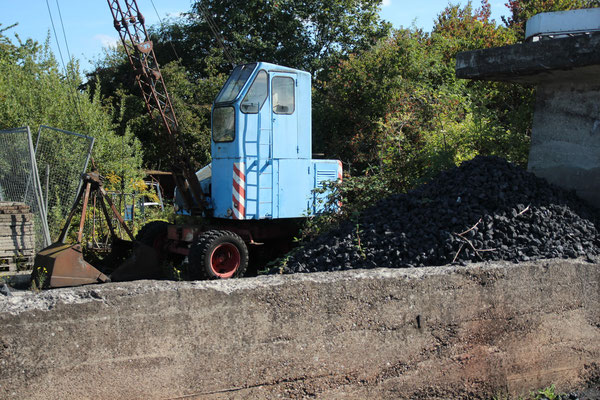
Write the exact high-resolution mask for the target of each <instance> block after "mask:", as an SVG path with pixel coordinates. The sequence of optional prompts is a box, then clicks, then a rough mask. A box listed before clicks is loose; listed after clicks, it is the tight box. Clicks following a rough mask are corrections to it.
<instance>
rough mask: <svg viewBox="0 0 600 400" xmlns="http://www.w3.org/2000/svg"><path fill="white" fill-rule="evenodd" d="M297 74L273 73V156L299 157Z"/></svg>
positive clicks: (279, 157)
mask: <svg viewBox="0 0 600 400" xmlns="http://www.w3.org/2000/svg"><path fill="white" fill-rule="evenodd" d="M296 82H297V79H296V74H292V73H284V72H277V73H272V74H271V120H272V135H273V140H272V143H273V158H276V159H282V158H298V112H297V110H296V109H297V107H296V98H297V94H296V89H297V86H296Z"/></svg>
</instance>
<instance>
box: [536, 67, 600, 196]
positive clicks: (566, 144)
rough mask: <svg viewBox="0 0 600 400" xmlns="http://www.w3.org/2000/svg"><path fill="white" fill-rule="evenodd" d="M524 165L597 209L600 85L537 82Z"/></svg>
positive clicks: (599, 157)
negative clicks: (528, 149)
mask: <svg viewBox="0 0 600 400" xmlns="http://www.w3.org/2000/svg"><path fill="white" fill-rule="evenodd" d="M598 76H600V73H599V75H598ZM527 168H528V169H529V170H530V171H532V172H533V173H535V174H536V175H538V176H541V177H543V178H546V179H547V180H548V181H549V182H552V183H555V184H557V185H559V186H561V187H564V188H567V189H574V190H575V191H576V192H577V194H578V195H579V197H581V198H582V199H585V200H587V201H588V202H589V203H590V204H592V205H593V206H595V207H597V208H600V84H597V85H592V84H591V83H577V82H574V81H570V82H556V83H554V84H551V83H544V84H540V85H538V87H537V91H536V105H535V111H534V115H533V128H532V133H531V147H530V152H529V163H528V166H527Z"/></svg>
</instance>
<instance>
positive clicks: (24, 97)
mask: <svg viewBox="0 0 600 400" xmlns="http://www.w3.org/2000/svg"><path fill="white" fill-rule="evenodd" d="M9 28H10V27H9ZM7 29H8V28H7ZM7 29H2V30H0V70H1V71H2V74H0V99H1V101H2V105H3V106H2V107H0V129H8V128H14V127H18V126H25V125H28V126H30V127H31V128H32V129H33V130H37V128H38V127H39V126H40V125H48V126H53V127H57V128H60V129H64V130H69V131H72V132H77V133H82V134H85V135H88V136H93V137H94V138H95V139H96V143H95V146H94V150H93V156H94V158H95V160H96V163H97V164H98V167H99V169H100V171H101V172H102V173H103V174H111V173H113V174H114V173H116V174H118V175H124V176H125V177H126V179H128V180H130V179H133V178H136V177H138V176H139V175H140V173H141V171H140V167H141V154H142V152H141V147H140V142H139V141H138V140H137V139H136V138H135V137H134V136H133V134H132V133H131V132H130V131H128V130H125V131H123V132H121V133H120V134H116V133H115V132H114V130H113V123H112V115H111V112H112V110H111V109H110V108H109V109H106V108H105V107H103V105H102V101H101V98H100V91H99V90H97V91H96V93H95V95H91V93H89V92H83V91H81V90H80V89H79V87H80V85H81V83H82V81H81V76H80V74H79V71H78V70H79V66H78V64H77V62H76V61H75V60H72V61H71V62H70V63H69V65H68V66H67V72H66V73H63V72H61V69H60V68H59V66H58V63H57V62H56V59H55V58H54V56H53V54H52V53H51V51H50V49H49V45H48V41H47V42H46V43H45V44H44V45H40V44H39V43H37V42H35V41H33V40H31V39H27V40H26V41H24V42H23V41H22V40H21V39H19V37H18V36H17V37H16V39H17V43H13V42H12V40H11V39H10V38H9V37H7V36H6V35H5V32H6V30H7ZM56 156H57V157H58V158H59V157H60V154H56ZM64 156H65V157H66V158H67V159H68V157H67V155H64Z"/></svg>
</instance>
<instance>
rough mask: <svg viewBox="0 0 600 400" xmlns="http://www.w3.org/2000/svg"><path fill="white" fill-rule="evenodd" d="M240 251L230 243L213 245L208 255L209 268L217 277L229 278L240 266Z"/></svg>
mask: <svg viewBox="0 0 600 400" xmlns="http://www.w3.org/2000/svg"><path fill="white" fill-rule="evenodd" d="M240 260H241V257H240V251H239V250H238V248H237V247H236V246H235V245H233V244H231V243H223V244H220V245H218V246H217V247H215V249H214V250H213V252H212V253H211V255H210V269H212V271H213V273H214V274H215V275H216V276H218V277H219V278H231V277H232V276H233V274H234V273H235V271H237V269H238V268H239V266H240Z"/></svg>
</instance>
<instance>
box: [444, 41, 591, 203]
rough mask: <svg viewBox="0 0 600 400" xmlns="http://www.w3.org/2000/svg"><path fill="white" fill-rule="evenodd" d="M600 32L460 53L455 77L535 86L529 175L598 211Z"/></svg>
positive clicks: (457, 58)
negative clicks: (571, 193) (570, 191)
mask: <svg viewBox="0 0 600 400" xmlns="http://www.w3.org/2000/svg"><path fill="white" fill-rule="evenodd" d="M599 49H600V32H594V33H585V34H578V35H574V36H570V37H564V38H554V39H546V40H540V41H536V42H529V43H521V44H516V45H512V46H505V47H498V48H492V49H484V50H475V51H468V52H463V53H459V54H458V55H457V57H456V76H457V77H459V78H465V79H477V80H488V81H506V82H517V83H523V84H533V85H535V86H536V89H537V90H536V103H535V111H534V116H533V128H532V134H531V149H530V153H529V163H528V169H529V170H530V171H532V172H533V173H535V174H536V175H538V176H541V177H544V178H546V179H547V180H548V181H550V182H552V183H555V184H557V185H559V186H562V187H564V188H567V189H575V190H576V192H577V194H578V195H579V196H580V197H581V198H583V199H584V200H586V201H587V202H589V203H590V204H592V205H594V206H596V207H598V208H600V51H599Z"/></svg>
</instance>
